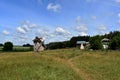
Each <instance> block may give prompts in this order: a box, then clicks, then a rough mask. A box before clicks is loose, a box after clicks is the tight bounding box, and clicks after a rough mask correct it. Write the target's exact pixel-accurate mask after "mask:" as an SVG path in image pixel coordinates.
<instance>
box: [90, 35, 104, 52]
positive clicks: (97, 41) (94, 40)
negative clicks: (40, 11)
mask: <svg viewBox="0 0 120 80" xmlns="http://www.w3.org/2000/svg"><path fill="white" fill-rule="evenodd" d="M90 48H91V49H93V50H99V49H102V43H101V36H99V35H97V36H94V37H91V38H90Z"/></svg>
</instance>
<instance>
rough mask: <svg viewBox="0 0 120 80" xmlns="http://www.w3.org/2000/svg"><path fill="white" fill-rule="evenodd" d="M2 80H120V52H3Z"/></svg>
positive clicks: (0, 57)
mask: <svg viewBox="0 0 120 80" xmlns="http://www.w3.org/2000/svg"><path fill="white" fill-rule="evenodd" d="M8 53H10V54H8ZM0 80H120V52H119V51H107V52H105V51H84V50H79V49H75V48H74V49H57V50H46V51H43V52H39V53H36V52H1V54H0Z"/></svg>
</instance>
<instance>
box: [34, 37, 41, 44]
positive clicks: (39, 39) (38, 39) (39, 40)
mask: <svg viewBox="0 0 120 80" xmlns="http://www.w3.org/2000/svg"><path fill="white" fill-rule="evenodd" d="M41 39H42V38H39V37H37V36H36V37H35V39H34V40H33V42H34V43H37V42H39V43H40V42H42V41H41Z"/></svg>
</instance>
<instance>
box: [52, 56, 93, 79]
mask: <svg viewBox="0 0 120 80" xmlns="http://www.w3.org/2000/svg"><path fill="white" fill-rule="evenodd" d="M51 58H52V59H54V60H55V61H58V62H62V63H64V64H67V65H69V66H70V68H71V69H72V70H73V71H75V72H76V74H77V75H78V76H80V77H81V78H82V79H83V80H92V79H90V76H89V75H88V74H87V73H86V72H85V71H83V69H80V68H78V67H77V66H76V65H75V64H74V62H72V58H71V59H68V60H66V59H62V58H59V57H56V58H55V57H53V56H51Z"/></svg>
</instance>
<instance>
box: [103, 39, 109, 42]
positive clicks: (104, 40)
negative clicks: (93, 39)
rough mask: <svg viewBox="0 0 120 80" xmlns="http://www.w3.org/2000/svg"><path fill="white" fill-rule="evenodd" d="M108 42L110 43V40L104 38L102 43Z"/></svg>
mask: <svg viewBox="0 0 120 80" xmlns="http://www.w3.org/2000/svg"><path fill="white" fill-rule="evenodd" d="M106 41H108V42H109V41H110V40H109V39H108V38H103V39H102V42H106Z"/></svg>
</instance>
